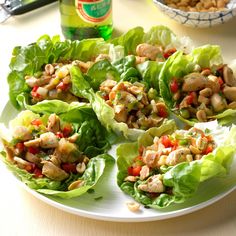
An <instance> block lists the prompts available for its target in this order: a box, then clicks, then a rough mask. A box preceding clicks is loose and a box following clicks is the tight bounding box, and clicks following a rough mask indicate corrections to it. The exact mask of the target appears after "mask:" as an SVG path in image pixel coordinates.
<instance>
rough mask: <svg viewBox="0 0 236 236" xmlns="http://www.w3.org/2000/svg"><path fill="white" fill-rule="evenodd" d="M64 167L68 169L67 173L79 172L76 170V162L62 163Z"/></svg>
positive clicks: (65, 169)
mask: <svg viewBox="0 0 236 236" xmlns="http://www.w3.org/2000/svg"><path fill="white" fill-rule="evenodd" d="M61 167H62V169H63V170H64V171H66V172H67V173H70V172H72V173H77V171H76V164H75V163H63V164H62V165H61Z"/></svg>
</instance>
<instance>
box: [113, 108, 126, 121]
mask: <svg viewBox="0 0 236 236" xmlns="http://www.w3.org/2000/svg"><path fill="white" fill-rule="evenodd" d="M114 112H115V120H116V121H118V122H126V121H127V118H128V111H127V109H126V108H125V106H124V105H115V106H114Z"/></svg>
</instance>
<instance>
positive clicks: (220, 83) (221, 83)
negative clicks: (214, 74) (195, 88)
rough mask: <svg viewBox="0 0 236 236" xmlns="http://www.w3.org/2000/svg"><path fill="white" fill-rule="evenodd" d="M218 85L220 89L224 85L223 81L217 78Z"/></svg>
mask: <svg viewBox="0 0 236 236" xmlns="http://www.w3.org/2000/svg"><path fill="white" fill-rule="evenodd" d="M218 83H219V85H220V87H222V85H223V84H224V81H223V79H222V78H221V77H218Z"/></svg>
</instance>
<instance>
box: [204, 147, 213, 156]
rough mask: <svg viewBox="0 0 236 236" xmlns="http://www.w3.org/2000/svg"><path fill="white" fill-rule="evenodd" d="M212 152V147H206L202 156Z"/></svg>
mask: <svg viewBox="0 0 236 236" xmlns="http://www.w3.org/2000/svg"><path fill="white" fill-rule="evenodd" d="M212 151H213V147H212V146H210V145H209V146H207V148H206V150H205V151H204V152H203V154H205V155H207V154H208V153H211V152H212Z"/></svg>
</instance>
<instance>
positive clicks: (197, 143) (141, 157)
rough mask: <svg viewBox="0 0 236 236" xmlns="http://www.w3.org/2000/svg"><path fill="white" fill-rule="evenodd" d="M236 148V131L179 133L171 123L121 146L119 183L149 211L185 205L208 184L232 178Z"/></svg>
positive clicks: (208, 128)
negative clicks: (209, 180)
mask: <svg viewBox="0 0 236 236" xmlns="http://www.w3.org/2000/svg"><path fill="white" fill-rule="evenodd" d="M235 143H236V127H235V126H232V127H231V128H229V127H224V126H220V125H219V124H218V123H217V121H211V122H205V123H197V124H196V125H195V126H193V127H192V128H191V129H189V130H178V129H177V128H176V125H175V122H174V121H173V120H169V121H168V122H166V123H165V124H163V125H162V126H160V127H158V128H151V129H149V130H147V131H146V132H145V133H144V134H143V135H141V136H140V137H139V139H138V140H137V141H136V142H132V143H125V144H120V145H119V146H118V148H117V157H118V159H117V165H118V174H117V183H118V185H119V187H120V189H121V190H122V191H123V192H125V193H126V194H128V195H130V196H131V197H133V198H134V199H135V200H136V201H137V202H140V203H142V204H143V205H144V206H146V207H151V208H157V209H160V208H165V207H167V206H169V205H170V204H174V203H182V202H185V201H186V200H187V199H189V198H191V197H192V196H194V195H195V194H196V191H197V189H198V187H199V185H200V184H201V183H202V182H204V181H206V180H208V179H210V178H213V177H224V176H226V175H227V174H228V173H229V170H230V165H231V163H232V160H233V156H234V154H235V147H234V146H235Z"/></svg>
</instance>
